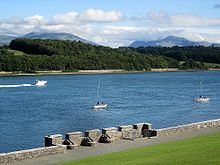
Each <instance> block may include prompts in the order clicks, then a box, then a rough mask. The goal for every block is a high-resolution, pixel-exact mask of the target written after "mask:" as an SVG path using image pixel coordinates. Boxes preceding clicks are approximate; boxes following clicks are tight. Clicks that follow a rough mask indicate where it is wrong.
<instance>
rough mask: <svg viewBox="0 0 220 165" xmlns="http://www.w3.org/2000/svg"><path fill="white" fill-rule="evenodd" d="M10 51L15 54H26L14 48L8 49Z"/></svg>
mask: <svg viewBox="0 0 220 165" xmlns="http://www.w3.org/2000/svg"><path fill="white" fill-rule="evenodd" d="M8 51H9V52H11V53H13V54H14V55H15V56H23V55H25V53H23V52H21V51H18V50H12V49H8Z"/></svg>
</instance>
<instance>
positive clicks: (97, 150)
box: [10, 126, 220, 165]
mask: <svg viewBox="0 0 220 165" xmlns="http://www.w3.org/2000/svg"><path fill="white" fill-rule="evenodd" d="M219 131H220V126H214V127H211V128H203V129H201V130H198V131H195V132H186V133H182V134H174V135H168V136H160V137H156V138H151V139H148V138H144V139H136V140H135V141H130V140H121V141H116V142H114V143H110V144H102V143H97V144H96V145H95V146H94V147H91V148H90V147H78V148H75V149H74V150H70V151H67V152H66V153H64V154H59V155H52V156H47V157H42V158H38V159H32V160H24V161H21V162H16V163H11V164H10V165H15V164H16V165H39V164H40V165H49V164H54V163H58V162H62V161H66V160H75V159H81V158H85V157H89V156H95V155H100V154H105V153H111V152H117V151H124V150H128V149H132V148H138V147H144V146H150V145H155V144H161V143H166V142H171V141H176V140H182V139H186V138H190V137H194V136H198V135H205V134H208V133H213V132H219Z"/></svg>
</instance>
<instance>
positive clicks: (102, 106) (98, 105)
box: [93, 80, 108, 109]
mask: <svg viewBox="0 0 220 165" xmlns="http://www.w3.org/2000/svg"><path fill="white" fill-rule="evenodd" d="M107 107H108V104H106V103H104V102H101V101H100V80H99V81H98V87H97V103H96V104H95V105H94V106H93V108H94V109H106V108H107Z"/></svg>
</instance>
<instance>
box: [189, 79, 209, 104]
mask: <svg viewBox="0 0 220 165" xmlns="http://www.w3.org/2000/svg"><path fill="white" fill-rule="evenodd" d="M209 100H210V98H209V97H205V96H203V95H202V80H201V81H200V96H199V97H198V98H196V99H194V100H193V102H197V103H204V102H208V101H209Z"/></svg>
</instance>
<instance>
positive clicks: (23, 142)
mask: <svg viewBox="0 0 220 165" xmlns="http://www.w3.org/2000/svg"><path fill="white" fill-rule="evenodd" d="M37 78H38V79H43V80H47V81H48V85H47V86H46V87H41V88H39V87H34V86H27V87H19V86H18V87H15V86H4V85H10V84H12V85H19V84H28V83H32V82H34V80H35V79H36V77H34V76H33V77H32V76H30V77H0V87H1V88H0V152H7V151H14V150H19V149H27V148H33V147H39V146H43V145H44V136H45V135H48V134H54V133H62V134H64V133H66V132H68V131H84V130H87V129H94V128H103V127H110V126H118V125H121V124H133V123H139V122H150V123H153V126H154V128H162V127H169V126H174V125H179V124H186V123H191V122H196V121H202V120H208V119H216V118H220V88H219V87H220V72H218V71H207V72H180V73H142V74H103V75H70V76H42V77H37ZM201 78H202V79H203V93H205V94H206V95H207V96H209V97H210V98H211V101H210V102H209V103H204V104H199V103H193V102H192V99H193V98H195V97H197V96H198V95H199V82H200V80H201ZM98 79H100V81H101V96H102V98H103V101H105V102H107V103H108V104H109V105H110V107H109V108H108V109H107V110H105V111H99V112H97V111H94V110H92V108H91V107H92V105H93V104H94V103H95V101H96V95H97V81H98Z"/></svg>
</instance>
